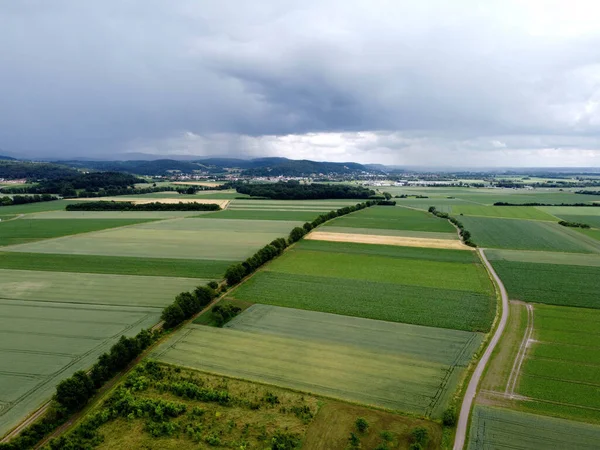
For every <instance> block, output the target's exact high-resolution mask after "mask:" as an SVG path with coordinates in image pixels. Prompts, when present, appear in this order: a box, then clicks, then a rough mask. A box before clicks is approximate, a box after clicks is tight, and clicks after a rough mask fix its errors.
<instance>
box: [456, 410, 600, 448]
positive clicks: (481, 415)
mask: <svg viewBox="0 0 600 450" xmlns="http://www.w3.org/2000/svg"><path fill="white" fill-rule="evenodd" d="M472 420H473V421H472V424H471V428H470V430H471V432H470V437H469V444H468V447H467V448H468V450H491V449H503V450H511V449H514V450H549V449H565V450H566V449H577V450H595V449H597V448H598V440H600V427H596V426H593V425H589V424H583V423H577V422H572V421H568V420H563V419H557V418H552V417H544V416H540V415H533V414H528V413H522V412H518V411H511V410H509V409H500V408H490V407H487V406H479V405H478V406H476V407H475V408H474V410H473V419H472Z"/></svg>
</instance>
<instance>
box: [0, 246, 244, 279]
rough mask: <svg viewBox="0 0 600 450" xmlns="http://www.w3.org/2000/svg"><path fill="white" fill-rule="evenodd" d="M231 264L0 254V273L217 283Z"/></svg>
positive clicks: (131, 258) (204, 260) (200, 260)
mask: <svg viewBox="0 0 600 450" xmlns="http://www.w3.org/2000/svg"><path fill="white" fill-rule="evenodd" d="M232 263H233V261H216V260H215V261H213V260H207V259H162V258H136V257H129V256H99V255H69V254H52V253H19V252H0V269H18V270H42V271H50V272H79V273H106V274H118V275H147V276H161V277H182V278H214V279H216V280H218V279H221V278H222V277H223V274H224V273H225V270H227V267H228V266H229V265H230V264H232Z"/></svg>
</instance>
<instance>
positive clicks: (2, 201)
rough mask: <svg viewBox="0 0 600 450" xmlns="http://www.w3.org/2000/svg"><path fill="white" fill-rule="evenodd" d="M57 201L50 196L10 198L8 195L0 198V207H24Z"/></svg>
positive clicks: (37, 195) (56, 198)
mask: <svg viewBox="0 0 600 450" xmlns="http://www.w3.org/2000/svg"><path fill="white" fill-rule="evenodd" d="M53 200H58V197H56V196H54V195H50V194H42V195H39V194H35V195H15V196H13V197H12V198H11V197H9V196H8V195H5V196H4V197H1V198H0V206H12V205H26V204H27V203H39V202H51V201H53Z"/></svg>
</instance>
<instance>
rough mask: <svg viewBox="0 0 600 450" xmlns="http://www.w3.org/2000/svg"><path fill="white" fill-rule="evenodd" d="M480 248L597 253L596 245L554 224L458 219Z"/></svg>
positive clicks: (529, 221)
mask: <svg viewBox="0 0 600 450" xmlns="http://www.w3.org/2000/svg"><path fill="white" fill-rule="evenodd" d="M460 220H461V222H462V223H463V224H464V226H465V228H466V229H467V230H469V231H470V232H471V235H472V236H473V241H474V242H476V243H477V245H478V246H480V247H490V248H506V249H515V250H540V251H544V250H545V251H554V252H572V253H598V252H600V243H597V242H595V241H594V240H593V239H591V238H589V237H586V236H583V235H581V234H579V233H577V232H576V231H573V230H570V229H568V228H566V227H562V226H560V225H558V223H551V222H542V221H539V220H521V219H499V218H490V217H467V216H461V218H460Z"/></svg>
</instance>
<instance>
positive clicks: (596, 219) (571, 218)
mask: <svg viewBox="0 0 600 450" xmlns="http://www.w3.org/2000/svg"><path fill="white" fill-rule="evenodd" d="M598 209H600V208H598ZM560 218H561V219H563V220H566V221H568V222H579V223H586V224H588V225H589V226H591V227H592V228H600V215H597V216H593V215H582V214H572V215H571V214H563V215H562V216H560Z"/></svg>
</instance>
